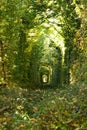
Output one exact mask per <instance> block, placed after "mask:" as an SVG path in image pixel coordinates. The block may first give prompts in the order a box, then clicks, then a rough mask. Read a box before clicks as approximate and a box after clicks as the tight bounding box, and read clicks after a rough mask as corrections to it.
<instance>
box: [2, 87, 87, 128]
mask: <svg viewBox="0 0 87 130" xmlns="http://www.w3.org/2000/svg"><path fill="white" fill-rule="evenodd" d="M12 129H13V130H87V86H86V85H71V86H65V87H63V88H56V89H54V88H53V89H50V88H47V89H46V88H45V89H39V88H38V89H34V90H32V89H23V88H20V87H7V88H6V87H4V88H0V130H12Z"/></svg>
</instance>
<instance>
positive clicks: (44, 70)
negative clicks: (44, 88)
mask: <svg viewBox="0 0 87 130" xmlns="http://www.w3.org/2000/svg"><path fill="white" fill-rule="evenodd" d="M39 73H40V83H41V84H42V85H48V84H50V82H51V76H52V68H51V66H46V65H44V66H41V67H40V70H39Z"/></svg>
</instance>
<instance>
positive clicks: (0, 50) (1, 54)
mask: <svg viewBox="0 0 87 130" xmlns="http://www.w3.org/2000/svg"><path fill="white" fill-rule="evenodd" d="M0 57H1V73H2V78H3V80H4V83H6V72H5V63H4V47H3V43H2V41H1V40H0Z"/></svg>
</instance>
